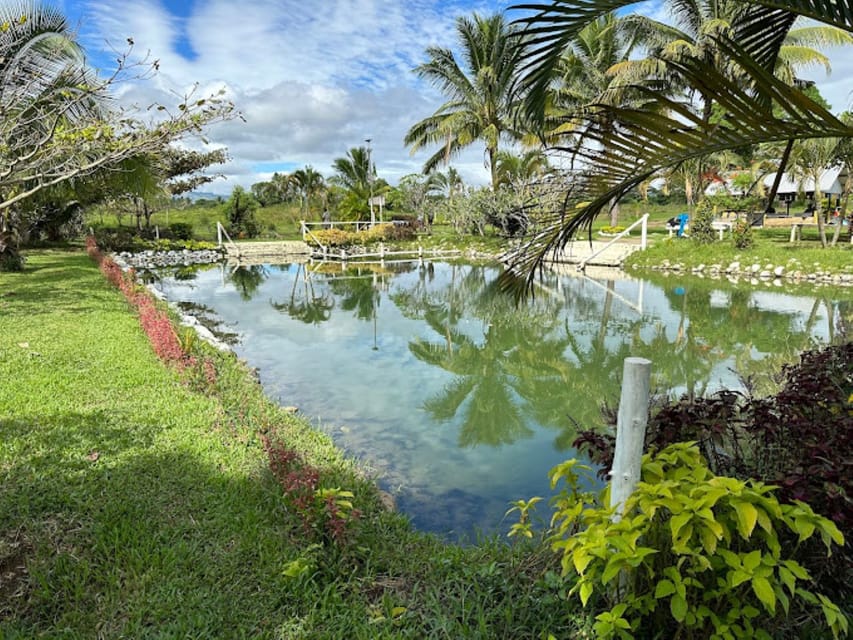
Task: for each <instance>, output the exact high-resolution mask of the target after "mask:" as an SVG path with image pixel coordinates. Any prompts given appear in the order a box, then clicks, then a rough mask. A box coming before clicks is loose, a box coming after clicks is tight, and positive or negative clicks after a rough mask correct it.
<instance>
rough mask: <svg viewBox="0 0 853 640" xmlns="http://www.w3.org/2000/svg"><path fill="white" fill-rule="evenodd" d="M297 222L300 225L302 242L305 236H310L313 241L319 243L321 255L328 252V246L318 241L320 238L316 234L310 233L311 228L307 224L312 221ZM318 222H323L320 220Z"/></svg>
mask: <svg viewBox="0 0 853 640" xmlns="http://www.w3.org/2000/svg"><path fill="white" fill-rule="evenodd" d="M299 224H301V225H302V242H305V241H306V236H311V239H312V240H313V241H314V242H316V243H317V244H318V245H320V249H322V250H323V255H325V254H326V253H328V251H329V248H328V247H327V246H326V245H324V244H323V243H322V242H320V240H319V239H318V238H317V236H315V235H314V234H313V233H311V229H309V228H308V225H309V224H312V223H311V222H305V221H304V220H300V221H299ZM320 224H323V223H322V222H321V223H320Z"/></svg>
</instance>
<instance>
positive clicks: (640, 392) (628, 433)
mask: <svg viewBox="0 0 853 640" xmlns="http://www.w3.org/2000/svg"><path fill="white" fill-rule="evenodd" d="M651 370H652V363H651V360H646V359H645V358H625V363H624V365H623V369H622V396H621V398H620V399H619V413H618V415H617V418H616V451H615V452H614V454H613V468H612V469H611V471H610V479H611V482H610V506H611V507H614V506H615V507H617V513H616V515H615V516H614V519H615V520H617V521H618V520H619V518H620V517H621V512H622V508H623V507H624V505H625V501H626V500H627V499H628V498H629V497H630V495H631V494H632V493H633V492H634V489H636V487H637V483H638V482H639V481H640V467H641V465H642V461H643V445H644V441H645V437H646V423H647V422H648V416H649V381H650V378H651Z"/></svg>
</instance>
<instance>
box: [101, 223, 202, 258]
mask: <svg viewBox="0 0 853 640" xmlns="http://www.w3.org/2000/svg"><path fill="white" fill-rule="evenodd" d="M180 224H181V223H176V225H180ZM186 226H189V225H186ZM190 233H191V232H190ZM95 241H96V242H97V245H98V246H99V247H102V248H103V249H104V250H105V251H129V252H131V253H139V252H140V251H180V250H182V249H189V250H190V251H204V250H212V249H216V248H217V245H216V243H214V242H204V241H200V240H192V239H191V238H187V239H182V238H180V237H179V236H178V235H177V234H175V235H174V237H173V238H166V237H162V238H160V239H159V240H151V239H146V238H143V237H141V236H140V235H138V234H136V233H134V232H133V231H131V230H130V229H127V228H124V229H99V230H98V231H96V233H95Z"/></svg>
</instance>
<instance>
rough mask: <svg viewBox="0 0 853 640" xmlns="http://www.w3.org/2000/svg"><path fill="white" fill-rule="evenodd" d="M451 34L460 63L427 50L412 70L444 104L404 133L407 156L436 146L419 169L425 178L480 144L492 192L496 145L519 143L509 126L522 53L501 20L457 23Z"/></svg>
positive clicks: (447, 54)
mask: <svg viewBox="0 0 853 640" xmlns="http://www.w3.org/2000/svg"><path fill="white" fill-rule="evenodd" d="M456 32H457V36H458V38H459V44H460V45H461V49H462V60H461V62H460V60H458V59H457V58H456V56H455V55H454V54H453V52H452V51H451V50H450V49H446V48H443V47H430V48H429V49H427V55H428V56H429V61H428V62H425V63H424V64H422V65H420V66H418V67H417V68H416V69H415V72H416V73H417V74H418V75H419V76H420V77H422V78H425V79H427V80H429V81H430V82H431V83H432V84H433V85H434V86H435V87H436V88H438V89H439V91H441V92H442V93H443V94H444V95H445V96H446V97H447V98H448V100H447V102H445V103H444V104H443V105H441V106H440V107H439V108H438V110H437V111H436V112H435V113H434V114H432V115H431V116H429V117H427V118H424V119H423V120H421V121H420V122H418V123H417V124H415V125H414V126H413V127H412V128H411V129H409V131H408V133H407V134H406V137H405V144H406V145H407V146H409V147H411V151H412V153H414V152H416V151H418V150H419V149H421V148H423V147H426V146H428V145H434V144H439V145H441V147H440V148H439V149H438V151H436V152H435V153H434V154H433V155H432V156H430V157H429V159H427V161H426V163H425V164H424V169H423V170H424V173H429V172H431V171H432V170H434V169H435V168H436V167H438V166H439V165H442V164H447V163H448V162H449V161H450V160H451V158H453V156H455V155H456V154H457V153H459V152H460V151H461V150H463V149H464V148H466V147H468V146H469V145H471V144H473V143H474V142H476V141H477V140H482V141H483V142H485V146H486V148H485V154H486V163H487V165H488V167H489V169H490V171H491V178H492V186H493V187H494V186H495V185H496V183H497V175H496V159H497V154H498V149H499V145H500V141H501V140H502V139H507V138H509V139H517V138H518V137H519V133H518V131H516V128H515V124H514V121H515V117H514V116H515V109H516V106H517V102H516V99H515V98H514V91H513V90H514V86H515V83H516V80H517V79H518V73H519V68H520V61H521V56H522V53H523V48H522V47H521V46H519V42H518V38H517V36H518V30H517V29H516V28H515V27H513V26H511V25H509V24H508V23H507V22H506V20H505V19H504V17H503V16H502V15H501V14H495V15H492V16H489V17H482V16H480V15H477V14H474V16H473V17H471V18H469V17H460V18H459V19H458V20H457V22H456Z"/></svg>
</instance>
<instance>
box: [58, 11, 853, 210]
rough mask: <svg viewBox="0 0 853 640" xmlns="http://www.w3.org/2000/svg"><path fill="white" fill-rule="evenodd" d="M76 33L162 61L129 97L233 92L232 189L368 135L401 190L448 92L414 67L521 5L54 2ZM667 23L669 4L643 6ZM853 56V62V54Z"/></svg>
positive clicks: (848, 66) (834, 93)
mask: <svg viewBox="0 0 853 640" xmlns="http://www.w3.org/2000/svg"><path fill="white" fill-rule="evenodd" d="M57 4H58V6H60V7H61V8H62V9H63V10H64V11H65V13H66V14H67V15H68V16H69V18H70V19H71V21H72V23H73V24H76V25H78V27H77V28H78V32H79V36H80V39H81V41H82V42H83V44H84V46H85V48H86V50H87V52H88V55H89V58H90V61H91V62H92V64H94V65H95V66H97V67H100V68H102V69H103V70H104V71H109V70H110V69H111V68H112V66H113V65H114V59H115V57H116V56H115V53H114V51H113V50H119V51H123V50H124V49H125V48H126V41H127V38H132V39H133V41H134V52H133V54H134V55H135V56H136V57H144V56H145V55H146V54H147V55H149V56H150V58H151V59H158V60H159V61H160V73H159V74H158V75H157V76H156V77H154V78H152V79H149V80H146V81H144V82H135V81H133V80H132V79H131V80H129V81H127V82H125V83H123V84H122V85H121V86H120V87H119V88H118V92H119V96H120V99H121V100H122V101H123V102H125V103H135V104H139V105H143V106H147V105H148V104H150V103H151V102H152V101H160V102H162V103H164V104H175V103H176V102H177V99H176V97H175V96H176V95H183V94H184V93H185V92H186V91H187V90H188V88H190V87H191V86H192V85H193V84H194V83H199V85H200V90H201V91H203V92H205V93H209V92H213V91H216V90H218V89H219V88H221V87H224V88H225V89H226V91H227V95H228V96H229V97H230V98H231V99H232V100H233V101H234V103H235V104H236V106H237V108H238V109H239V110H240V111H241V112H242V113H243V115H244V117H245V119H246V122H245V123H244V122H240V121H234V122H230V123H225V124H222V125H218V126H217V127H215V128H214V129H212V130H211V131H210V132H209V133H210V135H209V138H210V140H211V142H212V143H214V144H217V145H224V146H226V147H228V150H229V154H230V156H231V158H232V160H231V161H230V162H229V163H228V164H227V165H225V166H224V167H223V168H222V169H223V171H222V172H223V173H225V174H226V176H227V180H220V181H217V182H216V183H213V184H212V185H209V188H210V190H211V191H215V192H218V193H228V192H230V190H231V189H232V188H233V186H234V185H235V184H241V185H243V186H247V187H248V186H249V185H251V184H252V183H254V182H257V181H259V180H262V179H265V178H267V177H268V176H269V175H270V174H272V172H273V171H276V170H278V171H290V170H292V169H293V168H298V167H302V166H305V165H307V164H310V165H312V166H313V167H314V168H315V169H317V170H318V171H320V172H321V173H324V174H325V175H330V174H331V172H332V169H331V165H332V162H333V160H334V159H335V158H337V157H341V156H343V155H345V154H346V151H347V150H348V149H349V148H351V147H354V146H359V145H363V144H364V141H365V139H366V138H370V139H371V146H372V148H373V157H374V159H375V161H376V164H377V170H378V173H379V175H380V176H381V177H383V178H385V179H386V180H388V181H389V182H391V183H392V184H394V183H396V182H397V180H398V179H399V178H400V177H401V176H403V175H406V174H408V173H412V172H415V171H419V169H420V167H421V166H422V164H423V161H424V160H425V159H426V157H427V155H428V154H427V153H426V152H422V153H419V154H418V155H416V156H411V155H410V154H409V151H408V150H407V149H406V148H404V146H403V136H404V135H405V132H406V130H407V129H408V128H409V127H410V126H411V125H412V124H414V123H415V122H417V121H418V120H420V119H422V118H424V117H426V116H427V115H430V114H431V113H432V112H433V111H435V109H436V108H437V107H438V106H439V105H440V104H441V103H442V98H441V96H440V95H439V94H438V93H436V92H435V91H434V90H433V89H432V88H430V87H429V86H427V85H425V84H424V83H423V82H421V81H420V80H418V78H417V77H416V76H415V74H414V73H412V69H413V68H414V67H415V66H416V65H418V64H420V63H422V62H424V61H425V59H426V56H425V50H426V48H427V47H428V46H433V45H439V46H449V47H453V46H454V21H455V19H456V18H457V17H458V16H459V15H466V14H470V13H471V12H473V11H478V12H480V13H483V14H488V13H492V12H495V11H500V10H503V9H505V8H506V7H507V6H509V5H510V4H512V3H511V2H486V1H477V0H449V1H448V0H444V1H442V0H412V1H405V2H401V1H400V0H323V1H322V2H316V1H315V2H306V1H304V0H303V1H301V2H300V1H297V0H239V1H234V0H183V1H181V0H133V1H130V0H64V1H62V2H57ZM638 6H639V7H641V8H642V10H643V11H644V12H647V13H650V14H655V15H656V17H659V18H663V17H665V16H664V15H663V14H662V13H661V9H660V6H661V2H660V1H659V0H658V1H649V2H644V3H640V4H639V5H638ZM831 53H835V54H836V55H834V56H832V57H833V68H834V71H833V74H832V76H831V77H830V78H829V79H827V78H826V77H825V74H824V73H823V72H822V71H815V72H814V73H813V74H812V76H813V79H815V80H818V82H819V85H820V86H821V89H822V91H823V92H824V95H825V96H826V97H827V98H828V99H829V101H830V102H831V103H832V104H833V106H834V107H835V108H836V109H840V108H843V107H845V106H847V105H849V104H850V102H851V98H850V87H851V82H850V78H851V75H853V60H841V59H840V56H838V55H837V52H831ZM846 57H847V58H850V57H851V56H846ZM453 164H454V166H455V167H456V168H457V169H458V170H459V171H460V172H461V173H462V175H463V177H464V178H465V179H466V181H468V182H473V183H485V182H486V181H487V179H488V172H487V170H486V169H485V167H484V166H483V150H482V148H481V147H480V146H479V145H473V146H472V148H471V150H470V151H468V152H466V153H464V154H462V155H461V156H460V157H459V158H458V159H457V160H455V161H454V163H453Z"/></svg>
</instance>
